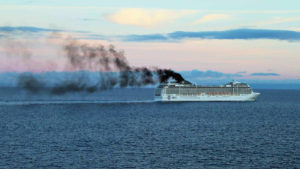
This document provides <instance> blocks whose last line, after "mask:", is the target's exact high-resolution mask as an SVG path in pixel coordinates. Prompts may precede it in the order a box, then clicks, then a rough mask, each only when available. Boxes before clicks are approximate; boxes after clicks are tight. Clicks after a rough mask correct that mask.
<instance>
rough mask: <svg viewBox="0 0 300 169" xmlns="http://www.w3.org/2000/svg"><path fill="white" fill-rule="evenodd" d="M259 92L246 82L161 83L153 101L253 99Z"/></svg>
mask: <svg viewBox="0 0 300 169" xmlns="http://www.w3.org/2000/svg"><path fill="white" fill-rule="evenodd" d="M259 95H260V93H257V92H253V90H252V89H251V87H250V86H249V85H248V84H247V83H241V82H238V81H232V82H230V83H227V84H225V85H221V86H199V85H195V84H191V83H190V82H188V81H182V82H180V83H177V82H167V83H161V84H160V85H159V86H158V87H157V88H156V90H155V97H154V100H155V101H255V100H256V98H257V97H258V96H259Z"/></svg>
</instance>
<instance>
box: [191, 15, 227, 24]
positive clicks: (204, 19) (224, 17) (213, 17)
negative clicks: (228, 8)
mask: <svg viewBox="0 0 300 169" xmlns="http://www.w3.org/2000/svg"><path fill="white" fill-rule="evenodd" d="M227 19H230V15H226V14H208V15H204V16H203V17H202V18H200V19H198V20H196V21H195V22H193V25H195V24H203V23H207V22H213V21H219V20H227Z"/></svg>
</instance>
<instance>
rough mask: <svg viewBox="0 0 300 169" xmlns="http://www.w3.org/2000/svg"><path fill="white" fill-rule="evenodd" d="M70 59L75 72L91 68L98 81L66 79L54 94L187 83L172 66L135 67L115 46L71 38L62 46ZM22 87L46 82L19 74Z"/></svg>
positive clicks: (31, 87)
mask: <svg viewBox="0 0 300 169" xmlns="http://www.w3.org/2000/svg"><path fill="white" fill-rule="evenodd" d="M63 49H64V51H65V56H66V58H67V61H68V63H67V66H68V67H69V68H70V69H71V70H73V71H82V70H88V71H92V72H98V73H99V79H97V83H96V84H93V85H91V84H90V83H89V81H88V80H86V78H85V77H80V78H78V77H76V78H72V79H71V80H65V81H63V82H62V83H59V84H57V85H55V86H54V87H52V88H50V92H51V93H52V94H65V93H68V92H79V91H86V92H95V91H97V90H107V89H112V88H115V87H121V88H124V87H140V86H146V85H152V84H156V83H163V82H167V81H168V80H169V79H174V80H175V81H176V82H178V83H181V82H187V81H185V80H184V78H183V77H182V76H181V75H180V74H179V73H176V72H174V71H173V70H171V69H159V68H146V67H141V68H139V67H132V66H130V64H129V63H128V61H127V59H126V57H125V55H124V51H117V50H116V49H115V47H114V46H113V45H109V46H108V47H107V48H106V47H105V46H103V45H101V44H100V45H96V46H95V45H90V44H88V43H83V42H81V41H77V40H74V39H69V40H67V41H66V43H65V44H64V46H63ZM18 85H19V86H21V87H24V88H25V89H27V90H28V91H30V92H34V93H37V92H38V91H39V90H40V89H41V88H43V87H44V85H45V83H44V82H42V81H41V80H38V79H37V78H34V77H33V76H32V75H31V76H28V75H26V76H25V75H20V77H19V83H18Z"/></svg>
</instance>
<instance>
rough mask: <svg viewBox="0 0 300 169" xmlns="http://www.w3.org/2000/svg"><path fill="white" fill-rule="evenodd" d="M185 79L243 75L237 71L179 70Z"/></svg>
mask: <svg viewBox="0 0 300 169" xmlns="http://www.w3.org/2000/svg"><path fill="white" fill-rule="evenodd" d="M180 73H181V74H182V75H183V76H184V77H185V78H187V79H199V78H233V77H242V76H243V75H241V74H239V73H235V74H230V73H223V72H218V71H213V70H207V71H201V70H196V69H195V70H192V71H181V72H180Z"/></svg>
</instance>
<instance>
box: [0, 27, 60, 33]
mask: <svg viewBox="0 0 300 169" xmlns="http://www.w3.org/2000/svg"><path fill="white" fill-rule="evenodd" d="M61 31H62V30H59V29H45V28H38V27H32V26H19V27H11V26H2V27H0V32H33V33H36V32H61Z"/></svg>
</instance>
